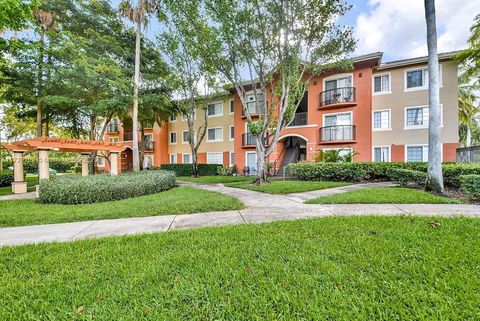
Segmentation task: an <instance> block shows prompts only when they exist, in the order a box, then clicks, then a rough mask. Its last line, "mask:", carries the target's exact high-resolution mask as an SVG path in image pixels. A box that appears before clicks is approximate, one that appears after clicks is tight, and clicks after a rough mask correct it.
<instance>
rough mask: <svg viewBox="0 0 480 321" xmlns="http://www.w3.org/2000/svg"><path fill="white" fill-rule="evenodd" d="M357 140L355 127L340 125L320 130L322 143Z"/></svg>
mask: <svg viewBox="0 0 480 321" xmlns="http://www.w3.org/2000/svg"><path fill="white" fill-rule="evenodd" d="M352 140H355V125H338V126H328V127H322V128H320V142H337V141H352Z"/></svg>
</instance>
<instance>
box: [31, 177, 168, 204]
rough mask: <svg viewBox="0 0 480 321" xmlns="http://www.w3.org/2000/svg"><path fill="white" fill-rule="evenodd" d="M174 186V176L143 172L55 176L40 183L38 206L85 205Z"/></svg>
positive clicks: (150, 192) (154, 191)
mask: <svg viewBox="0 0 480 321" xmlns="http://www.w3.org/2000/svg"><path fill="white" fill-rule="evenodd" d="M174 185H175V174H174V173H173V172H167V171H145V172H140V173H126V174H122V175H119V176H110V175H93V176H85V177H81V176H80V177H79V176H59V177H55V178H52V179H50V180H42V181H41V182H40V189H39V194H40V195H39V196H40V198H39V200H40V202H41V203H44V204H48V203H58V204H87V203H99V202H107V201H115V200H120V199H125V198H130V197H136V196H141V195H148V194H154V193H159V192H162V191H165V190H168V189H170V188H172V187H173V186H174Z"/></svg>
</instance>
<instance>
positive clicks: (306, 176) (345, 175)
mask: <svg viewBox="0 0 480 321" xmlns="http://www.w3.org/2000/svg"><path fill="white" fill-rule="evenodd" d="M358 164H359V163H293V164H290V165H288V171H289V174H290V175H293V176H295V177H297V178H298V179H300V180H306V181H347V182H358V181H362V180H364V179H366V177H367V172H366V171H365V170H364V169H363V168H361V167H360V166H359V165H358Z"/></svg>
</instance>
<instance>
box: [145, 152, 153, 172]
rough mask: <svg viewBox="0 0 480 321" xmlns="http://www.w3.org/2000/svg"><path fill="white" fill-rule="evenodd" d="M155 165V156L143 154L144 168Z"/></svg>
mask: <svg viewBox="0 0 480 321" xmlns="http://www.w3.org/2000/svg"><path fill="white" fill-rule="evenodd" d="M152 166H153V156H152V155H145V156H143V169H148V168H150V167H152Z"/></svg>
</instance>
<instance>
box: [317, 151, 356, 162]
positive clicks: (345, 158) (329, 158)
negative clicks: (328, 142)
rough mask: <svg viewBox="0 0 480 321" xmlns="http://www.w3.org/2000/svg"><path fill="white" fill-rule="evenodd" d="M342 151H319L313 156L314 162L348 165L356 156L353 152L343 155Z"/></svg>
mask: <svg viewBox="0 0 480 321" xmlns="http://www.w3.org/2000/svg"><path fill="white" fill-rule="evenodd" d="M343 151H344V150H343V149H332V150H327V151H323V150H321V151H319V152H318V154H317V155H316V156H315V161H316V162H326V163H349V162H352V161H353V156H355V155H358V153H357V152H355V151H349V152H347V153H344V152H343Z"/></svg>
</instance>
